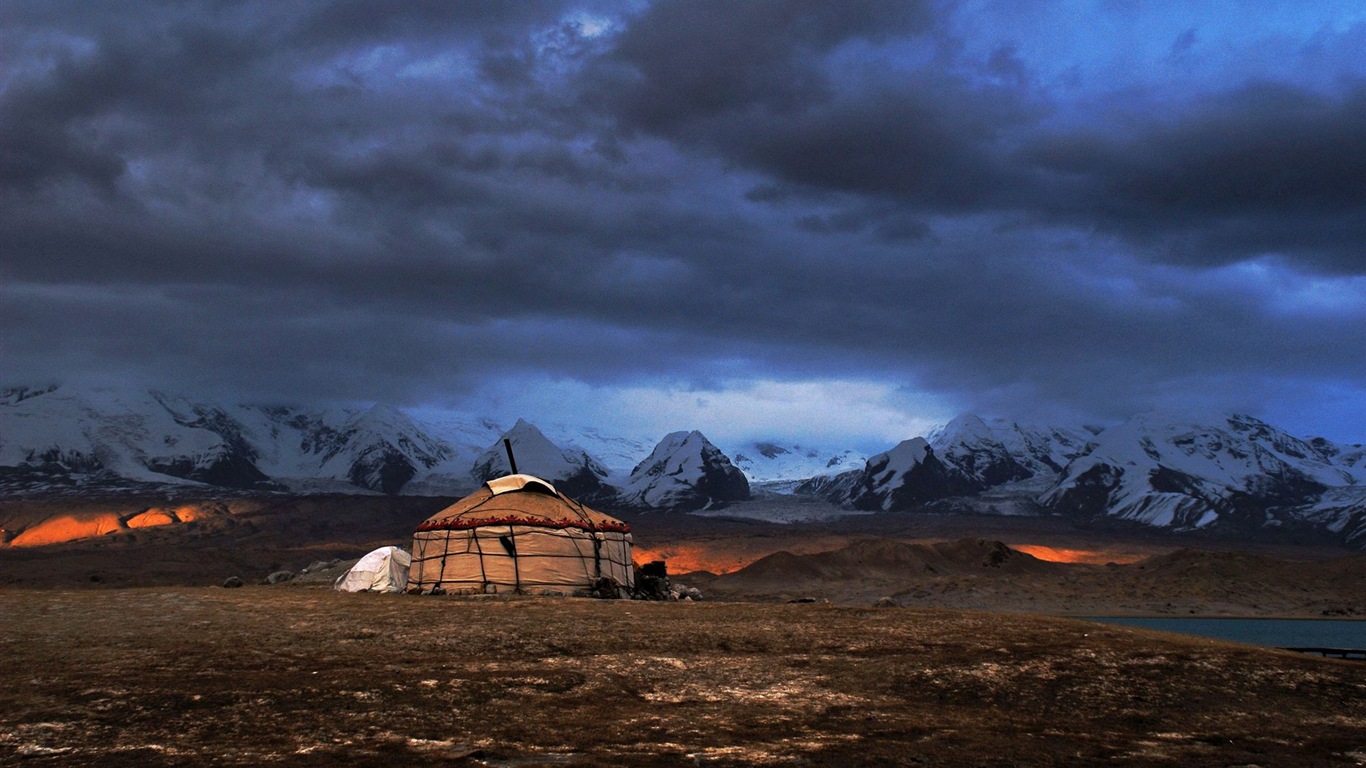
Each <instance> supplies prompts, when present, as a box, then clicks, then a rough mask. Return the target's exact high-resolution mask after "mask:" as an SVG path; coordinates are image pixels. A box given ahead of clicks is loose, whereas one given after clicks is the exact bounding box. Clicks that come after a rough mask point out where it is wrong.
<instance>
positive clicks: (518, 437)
mask: <svg viewBox="0 0 1366 768" xmlns="http://www.w3.org/2000/svg"><path fill="white" fill-rule="evenodd" d="M504 440H506V441H508V443H509V444H511V446H512V458H513V460H515V461H516V462H517V471H518V472H523V473H525V474H530V475H535V476H537V477H540V478H543V479H546V480H549V481H550V482H551V483H553V484H554V485H555V487H556V489H558V490H559V491H561V492H562V493H565V494H568V495H569V496H573V497H575V498H578V499H582V500H584V501H589V500H593V499H603V498H610V497H611V496H613V495H615V494H614V492H613V491H612V490H611V489H610V488H609V486H608V485H607V483H606V480H607V476H608V472H607V470H606V469H605V468H604V467H603V466H602V465H601V464H599V463H598V462H597V460H595V459H594V458H593V457H592V456H589V455H588V454H587V453H585V452H584V451H582V450H573V449H569V450H566V449H562V448H560V447H559V446H557V445H555V444H554V443H552V442H550V439H549V438H547V437H546V436H545V435H544V434H542V433H541V430H539V429H537V428H536V427H535V425H533V424H531V423H530V422H528V421H526V420H525V419H518V420H517V423H516V424H514V425H513V427H512V429H509V430H508V431H507V432H504V433H503V434H502V435H501V436H500V437H499V439H498V440H497V441H496V442H495V443H494V444H493V446H492V447H490V448H489V449H488V450H486V451H484V452H483V453H482V454H480V455H479V458H477V459H476V460H475V463H474V469H473V470H471V474H472V475H473V476H474V479H475V480H477V481H479V482H481V483H482V482H485V481H487V480H492V479H494V478H498V477H502V476H504V475H508V474H511V473H512V466H511V464H510V463H509V461H508V456H507V450H506V448H505V446H504V445H503V441H504Z"/></svg>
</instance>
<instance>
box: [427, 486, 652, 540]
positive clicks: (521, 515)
mask: <svg viewBox="0 0 1366 768" xmlns="http://www.w3.org/2000/svg"><path fill="white" fill-rule="evenodd" d="M486 525H530V526H536V527H540V528H579V529H582V530H585V531H620V532H623V533H628V532H630V530H631V527H630V526H629V525H627V524H626V523H623V522H622V521H620V520H618V519H616V518H615V517H612V516H610V515H605V514H603V513H601V512H599V511H597V510H595V509H590V508H588V507H585V506H584V505H582V504H580V503H579V502H577V501H575V500H573V499H571V498H569V497H567V496H565V495H564V494H562V493H560V492H559V491H557V490H555V486H553V485H551V484H550V483H548V482H546V481H545V480H542V479H541V478H539V477H536V476H534V475H508V476H506V477H500V478H497V479H494V480H490V481H488V482H486V483H484V484H483V485H482V486H481V487H480V488H479V490H477V491H475V492H474V493H471V494H470V495H468V496H466V497H465V498H463V499H461V500H459V501H457V502H455V503H454V504H452V505H450V506H449V507H446V508H445V509H443V510H441V511H440V512H437V513H436V514H435V515H432V516H431V517H429V518H427V520H426V521H424V522H423V523H422V524H420V525H418V527H417V530H418V531H442V530H459V529H462V528H479V527H481V526H486Z"/></svg>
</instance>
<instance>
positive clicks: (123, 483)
mask: <svg viewBox="0 0 1366 768" xmlns="http://www.w3.org/2000/svg"><path fill="white" fill-rule="evenodd" d="M552 430H553V432H554V434H555V435H556V439H555V440H554V441H552V440H551V439H550V438H549V437H547V436H546V434H545V433H543V432H542V431H541V430H540V429H538V428H537V427H535V426H533V425H532V424H530V423H529V422H527V421H524V420H519V421H518V422H517V423H516V424H515V425H514V426H513V427H512V428H511V429H509V430H507V431H504V430H503V428H502V427H501V426H500V425H498V424H497V423H496V422H494V421H492V420H490V419H486V418H478V417H474V416H469V415H464V414H459V413H454V412H450V411H419V412H417V415H416V417H414V415H410V414H409V413H407V412H404V411H401V410H398V409H396V408H392V407H389V406H384V405H376V406H373V407H370V408H330V409H310V408H306V407H268V406H260V405H236V404H232V405H225V404H218V403H210V402H205V401H202V400H196V399H193V398H188V397H184V396H178V395H169V394H166V393H160V392H151V391H146V390H130V389H111V388H93V389H87V388H74V387H42V388H17V389H8V390H0V492H10V493H48V492H54V491H62V490H65V491H67V492H71V493H92V492H122V491H130V490H149V491H150V490H159V489H169V488H176V487H179V488H232V489H238V490H263V491H291V492H337V493H356V492H374V493H386V494H396V493H404V494H428V495H457V494H463V493H466V492H468V491H470V490H472V489H473V488H475V487H476V486H478V485H479V483H481V482H483V481H484V480H486V479H489V478H492V477H498V476H501V475H503V474H506V473H507V472H508V471H509V469H510V468H509V466H508V462H507V456H506V452H505V450H504V448H503V439H507V440H509V441H510V442H511V443H512V446H513V451H514V456H515V457H516V460H517V463H518V469H519V470H520V471H523V472H529V473H532V474H536V475H539V476H542V477H545V478H546V479H548V480H550V481H551V482H553V483H555V485H556V487H558V488H560V489H561V490H562V491H564V492H565V493H568V494H570V495H571V496H574V497H577V498H580V499H583V500H584V501H587V502H594V503H603V504H608V503H611V504H614V505H618V506H620V503H619V502H618V501H617V495H618V493H617V491H618V489H617V486H618V485H625V484H627V482H628V474H629V472H630V470H631V468H632V467H635V466H636V465H637V463H638V462H639V461H640V460H641V457H642V456H645V455H647V454H648V453H649V452H650V448H651V445H652V444H651V443H649V442H646V441H643V440H638V439H632V438H619V437H614V436H611V435H604V434H602V433H601V432H599V431H598V430H595V429H579V430H576V429H573V428H571V427H567V426H564V425H555V426H553V427H552ZM707 445H708V446H710V444H709V443H708V444H707ZM585 446H591V447H592V448H593V449H594V450H591V451H590V450H588V449H587V448H586V447H585ZM710 450H713V451H714V450H715V447H714V446H711V448H710ZM595 451H602V452H603V454H605V455H606V456H608V457H609V460H610V461H611V462H612V464H610V465H604V463H603V462H601V461H599V459H598V458H597V453H596V452H595ZM699 455H701V454H700V453H699ZM722 460H724V457H722ZM706 463H707V464H708V466H710V464H712V463H715V462H714V460H712V459H708V461H707V462H706ZM727 466H729V464H728V463H727ZM609 467H610V468H609ZM731 470H732V471H735V470H734V469H733V468H731ZM716 477H717V476H716V475H715V472H714V471H712V470H709V471H708V472H704V473H703V474H702V475H700V476H699V477H698V479H699V480H700V481H701V482H703V483H704V485H705V484H707V483H712V484H714V485H715V486H716V488H714V489H710V490H706V491H703V492H702V493H703V495H705V496H708V497H711V496H713V495H714V496H715V498H718V499H719V498H722V497H725V498H732V497H733V495H734V494H733V491H732V490H726V489H725V483H722V482H721V481H720V480H717V479H716ZM674 479H675V481H676V484H677V485H678V486H679V488H678V489H677V491H676V494H675V495H677V496H679V497H680V498H681V497H682V496H683V495H685V490H686V489H685V488H683V486H685V485H686V484H687V482H688V477H687V476H685V475H681V474H680V475H676V476H675V478H674ZM740 482H741V483H745V482H746V481H745V479H744V478H743V476H740ZM746 488H747V486H746ZM718 489H719V490H718ZM634 490H637V491H638V490H640V489H638V488H636V489H634ZM728 494H729V495H728ZM666 496H668V494H663V495H661V494H659V493H650V494H644V495H641V496H640V497H639V499H638V503H640V504H641V505H644V506H651V502H652V501H653V500H656V499H662V498H665V497H666ZM667 506H674V504H673V502H672V501H668V502H667ZM684 506H686V505H684Z"/></svg>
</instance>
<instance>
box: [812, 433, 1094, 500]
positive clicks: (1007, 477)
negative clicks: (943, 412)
mask: <svg viewBox="0 0 1366 768" xmlns="http://www.w3.org/2000/svg"><path fill="white" fill-rule="evenodd" d="M1090 437H1091V436H1090V435H1089V433H1085V432H1082V431H1079V430H1070V429H1064V428H1056V427H1054V428H1038V427H1030V426H1026V425H1023V424H1019V423H1017V422H1012V421H1008V420H1005V419H992V420H990V421H987V420H984V419H982V418H980V417H978V416H976V415H974V414H970V413H969V414H964V415H962V416H959V417H958V418H956V419H954V420H953V421H950V422H949V423H948V424H946V425H944V426H943V427H940V428H939V429H936V430H934V431H932V432H931V433H930V436H929V438H928V439H926V438H923V437H917V438H913V439H911V440H906V441H903V442H902V443H901V444H900V445H898V446H896V447H895V448H893V449H892V450H890V451H888V452H886V453H881V454H878V455H877V456H873V457H872V458H870V459H868V461H867V463H866V465H865V466H864V467H862V468H860V469H856V470H852V471H850V472H847V473H844V474H841V475H838V476H835V477H826V478H813V479H811V480H807V481H806V482H804V483H802V484H801V485H799V486H798V487H797V492H798V493H804V494H810V495H816V496H821V497H823V498H826V499H829V500H830V501H833V502H835V503H836V504H842V505H844V506H848V507H851V508H853V509H863V510H882V511H888V512H891V511H900V510H906V509H913V508H916V507H919V506H921V505H924V504H926V503H928V502H932V501H936V500H939V499H944V498H950V497H964V496H970V495H972V494H976V493H979V492H981V491H985V490H987V489H988V488H994V487H997V486H1002V485H1006V484H1009V483H1013V482H1017V481H1023V480H1029V479H1031V478H1035V477H1042V478H1044V479H1045V480H1052V479H1053V478H1055V477H1056V476H1057V474H1058V472H1060V471H1061V470H1062V468H1063V467H1064V466H1065V465H1066V464H1067V463H1068V462H1070V461H1071V460H1073V459H1075V458H1077V457H1078V456H1081V455H1084V454H1085V453H1086V452H1087V451H1088V450H1089V449H1090V448H1091V447H1092V446H1093V445H1094V443H1092V442H1091V440H1090ZM1034 487H1037V484H1034Z"/></svg>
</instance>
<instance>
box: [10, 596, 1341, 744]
mask: <svg viewBox="0 0 1366 768" xmlns="http://www.w3.org/2000/svg"><path fill="white" fill-rule="evenodd" d="M0 614H2V615H4V616H5V617H6V628H5V633H4V636H3V638H2V639H0V642H3V645H4V658H5V664H4V665H3V666H2V667H0V713H3V714H0V764H4V765H18V764H22V765H25V766H64V767H66V766H118V765H129V766H131V765H137V766H185V765H206V764H214V765H229V766H259V765H273V766H286V767H289V766H321V765H407V766H427V765H433V766H434V765H443V766H447V765H496V766H530V765H562V766H608V765H637V766H677V765H718V766H723V765H839V766H844V765H922V766H1007V765H1009V766H1058V765H1067V766H1073V765H1075V766H1081V765H1098V764H1106V765H1119V766H1125V765H1131V766H1140V765H1141V766H1148V765H1243V766H1250V765H1262V766H1272V765H1319V766H1335V765H1341V766H1351V765H1360V764H1361V763H1362V762H1363V761H1366V664H1362V663H1359V662H1346V661H1334V660H1325V659H1318V658H1312V657H1304V656H1299V655H1294V654H1291V653H1289V652H1283V651H1275V650H1265V649H1258V648H1253V647H1250V646H1238V645H1230V644H1223V643H1218V642H1214V641H1207V640H1201V639H1195V638H1180V637H1177V636H1172V635H1162V634H1156V633H1147V632H1141V631H1134V630H1128V629H1123V628H1119V627H1114V626H1102V625H1097V624H1089V623H1084V622H1080V621H1071V620H1065V619H1056V618H1046V617H1028V616H1020V615H1008V614H987V613H978V612H953V611H942V610H912V609H896V608H889V609H872V608H857V609H856V608H841V607H835V606H829V605H820V604H816V605H810V604H806V605H789V604H766V605H765V604H722V603H686V602H685V603H639V602H630V601H591V600H582V599H547V598H527V599H496V600H488V599H483V600H480V599H458V598H451V597H417V596H406V595H389V596H385V595H350V594H340V593H334V592H332V591H330V590H315V589H282V588H268V587H251V586H248V587H246V588H243V589H234V590H227V589H217V588H156V589H128V590H88V589H87V590H76V591H65V590H13V589H10V590H0Z"/></svg>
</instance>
